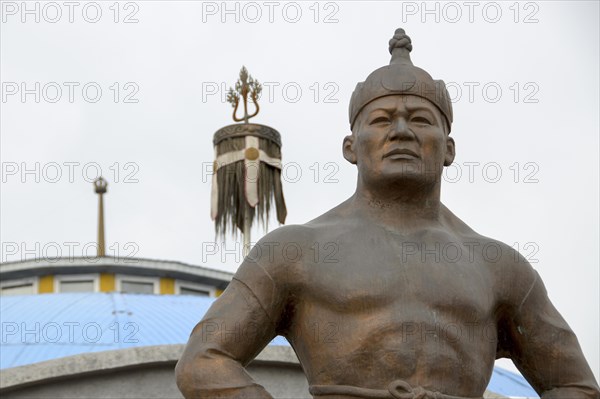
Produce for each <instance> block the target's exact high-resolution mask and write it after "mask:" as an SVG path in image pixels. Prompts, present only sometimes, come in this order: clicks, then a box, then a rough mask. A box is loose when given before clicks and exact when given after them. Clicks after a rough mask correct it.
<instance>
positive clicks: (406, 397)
mask: <svg viewBox="0 0 600 399" xmlns="http://www.w3.org/2000/svg"><path fill="white" fill-rule="evenodd" d="M308 391H309V392H310V394H311V395H313V396H327V395H339V396H355V397H357V398H365V399H483V398H482V397H477V398H473V397H472V398H465V397H462V396H451V395H445V394H443V393H441V392H432V391H428V390H426V389H424V388H422V387H416V388H413V387H411V386H410V385H409V384H408V383H407V382H406V381H402V380H395V381H392V382H391V383H390V384H389V385H388V387H387V389H371V388H361V387H354V386H351V385H311V386H310V387H309V389H308Z"/></svg>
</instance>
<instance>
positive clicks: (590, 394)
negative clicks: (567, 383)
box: [541, 385, 600, 399]
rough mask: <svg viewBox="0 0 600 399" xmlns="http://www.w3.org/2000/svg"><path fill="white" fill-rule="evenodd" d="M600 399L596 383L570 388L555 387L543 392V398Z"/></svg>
mask: <svg viewBox="0 0 600 399" xmlns="http://www.w3.org/2000/svg"><path fill="white" fill-rule="evenodd" d="M564 398H569V399H571V398H572V399H600V391H598V387H597V386H594V385H590V386H578V387H570V388H554V389H551V390H549V391H546V392H544V393H542V395H541V399H564Z"/></svg>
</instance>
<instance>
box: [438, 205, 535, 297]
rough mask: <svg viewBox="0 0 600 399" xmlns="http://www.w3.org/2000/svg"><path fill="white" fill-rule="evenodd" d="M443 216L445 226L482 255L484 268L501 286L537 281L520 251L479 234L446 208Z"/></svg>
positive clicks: (443, 210) (533, 271) (480, 257)
mask: <svg viewBox="0 0 600 399" xmlns="http://www.w3.org/2000/svg"><path fill="white" fill-rule="evenodd" d="M442 214H443V220H444V224H446V226H447V227H448V228H449V229H450V230H452V231H453V233H454V234H455V235H456V236H457V237H459V240H460V241H461V242H463V243H466V244H467V246H468V247H469V248H472V249H473V250H474V251H476V252H477V255H480V256H478V258H479V259H483V260H484V262H483V264H482V266H483V267H486V268H488V269H489V270H490V272H491V273H492V275H494V276H496V280H497V281H499V284H500V285H501V286H504V285H505V284H506V285H510V284H511V281H521V282H523V281H524V282H526V283H528V282H530V281H533V280H535V278H536V276H535V275H536V272H535V270H534V269H533V267H532V266H531V265H530V264H529V262H528V261H527V260H526V259H525V257H523V255H521V254H520V253H519V251H518V250H516V249H515V248H513V247H512V246H510V245H508V244H506V243H504V242H502V241H500V240H497V239H495V238H491V237H486V236H484V235H482V234H479V233H477V232H476V231H475V230H473V229H472V228H471V227H470V226H468V225H467V224H466V223H465V222H463V221H462V220H461V219H460V218H458V216H456V215H455V214H454V213H452V212H451V211H450V210H449V209H448V208H446V207H445V206H444V207H443V209H442Z"/></svg>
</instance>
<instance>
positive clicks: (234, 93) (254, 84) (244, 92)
mask: <svg viewBox="0 0 600 399" xmlns="http://www.w3.org/2000/svg"><path fill="white" fill-rule="evenodd" d="M261 91H262V86H261V85H260V83H258V80H255V79H254V78H253V77H252V76H251V75H249V74H248V70H247V69H246V67H245V66H243V67H242V70H241V71H240V78H239V79H238V80H237V82H236V83H235V90H233V89H232V88H231V87H230V88H229V92H228V93H227V102H229V103H231V106H232V107H233V120H234V121H236V122H242V121H244V123H248V119H250V118H253V117H255V116H256V115H258V111H259V110H260V107H259V106H258V97H259V96H260V92H261ZM248 95H250V98H251V99H252V102H253V103H254V107H255V108H256V109H255V111H254V113H252V115H249V114H248ZM240 96H241V97H242V101H243V102H244V116H243V117H242V118H238V117H237V116H236V113H237V110H238V106H239V105H240Z"/></svg>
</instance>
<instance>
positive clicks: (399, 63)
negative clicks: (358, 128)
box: [349, 29, 452, 132]
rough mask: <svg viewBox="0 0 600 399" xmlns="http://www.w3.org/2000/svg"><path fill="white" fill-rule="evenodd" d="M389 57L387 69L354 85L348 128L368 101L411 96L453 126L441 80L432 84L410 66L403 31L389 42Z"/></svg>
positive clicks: (424, 73) (408, 43) (407, 39)
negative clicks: (436, 110) (428, 104)
mask: <svg viewBox="0 0 600 399" xmlns="http://www.w3.org/2000/svg"><path fill="white" fill-rule="evenodd" d="M389 45H390V46H389V50H390V53H391V54H392V59H391V60H390V65H386V66H384V67H381V68H379V69H377V70H375V71H373V72H372V73H371V74H370V75H369V76H368V77H367V79H366V80H365V81H364V82H362V83H358V84H357V85H356V89H354V93H352V98H351V99H350V110H349V114H350V115H349V116H350V128H351V129H352V128H353V127H354V122H355V121H356V117H357V116H358V114H359V113H360V111H361V110H362V109H363V108H364V107H365V106H366V105H367V104H368V103H370V102H371V101H373V100H376V99H378V98H381V97H385V96H392V95H398V94H410V95H415V96H418V97H422V98H425V99H427V100H429V101H431V102H432V103H433V104H435V105H436V106H437V107H438V108H439V110H440V112H441V113H442V115H443V116H444V117H445V118H446V121H447V122H448V132H450V128H451V126H452V102H451V101H450V96H449V94H448V90H446V84H445V83H444V81H443V80H434V79H433V78H432V77H431V75H429V73H427V71H425V70H423V69H421V68H419V67H416V66H414V65H413V63H412V61H411V59H410V52H411V51H412V48H413V47H412V42H411V40H410V37H408V36H407V35H406V33H405V32H404V29H396V32H395V33H394V37H392V39H390V42H389Z"/></svg>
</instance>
